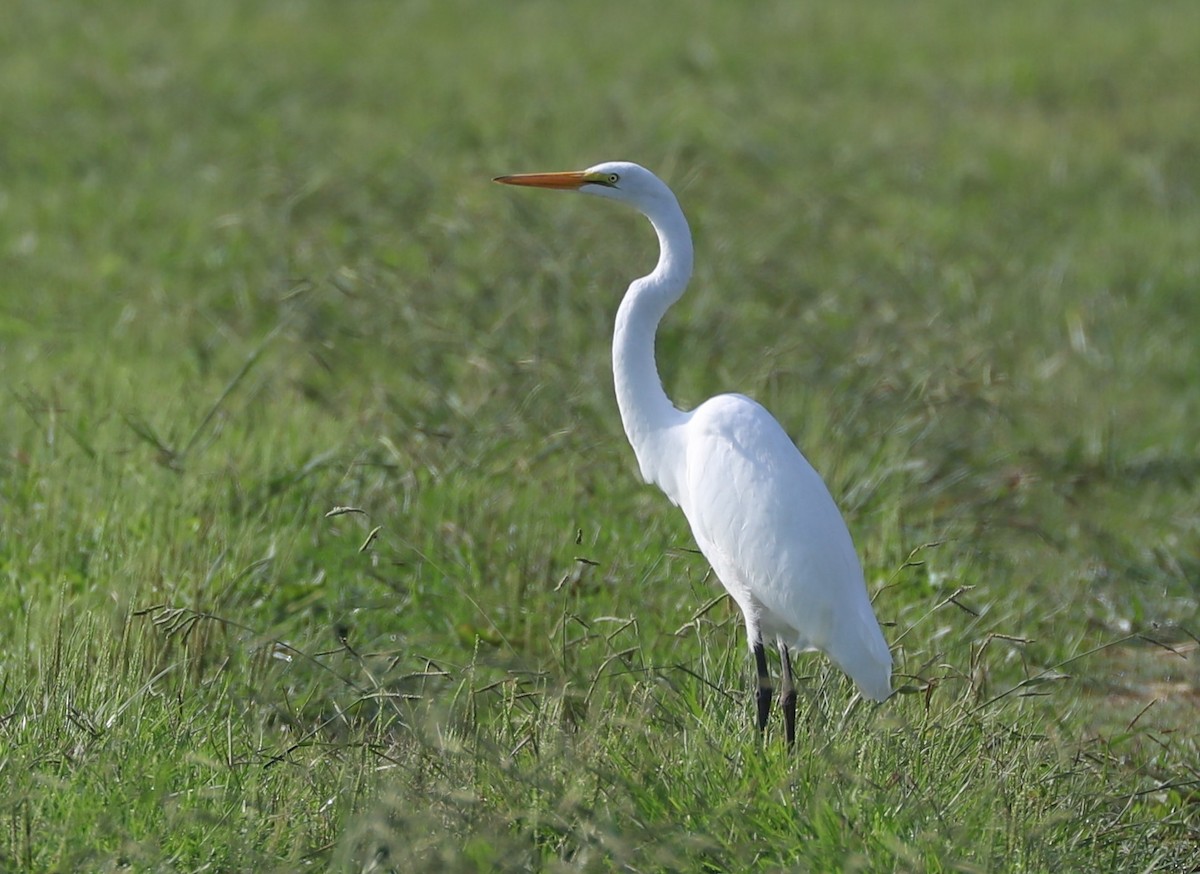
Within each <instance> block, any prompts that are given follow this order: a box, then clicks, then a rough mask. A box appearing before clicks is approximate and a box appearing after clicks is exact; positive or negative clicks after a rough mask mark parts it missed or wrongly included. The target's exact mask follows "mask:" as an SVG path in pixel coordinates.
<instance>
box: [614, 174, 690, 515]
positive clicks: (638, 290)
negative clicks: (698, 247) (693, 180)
mask: <svg viewBox="0 0 1200 874" xmlns="http://www.w3.org/2000/svg"><path fill="white" fill-rule="evenodd" d="M643 211H644V213H645V215H646V217H647V218H648V219H650V223H651V224H652V225H653V226H654V230H655V232H656V233H657V234H658V242H659V247H660V251H659V258H658V265H657V266H656V267H655V268H654V270H653V271H652V272H651V273H650V274H648V275H647V276H643V277H642V278H641V279H637V280H634V282H633V283H632V284H631V285H630V286H629V291H627V292H626V293H625V297H624V299H623V300H622V301H621V306H620V308H619V309H618V310H617V320H616V327H615V329H614V331H613V381H614V384H615V387H616V393H617V406H618V407H619V408H620V411H621V423H622V424H623V425H624V426H625V434H626V436H627V437H628V438H629V442H630V444H631V445H632V446H633V451H634V453H635V454H636V455H637V459H638V464H639V465H640V466H641V470H642V476H643V477H644V478H645V479H646V480H647V481H649V482H655V483H658V484H659V485H662V486H664V488H666V485H667V484H666V483H664V481H663V477H664V475H665V472H664V471H663V470H662V469H661V466H660V461H661V460H662V459H663V458H664V457H665V453H664V452H663V451H662V447H663V441H664V440H666V439H669V437H668V433H669V430H670V428H672V427H673V426H675V425H679V424H682V422H683V421H684V420H685V414H684V413H681V412H680V411H679V410H677V409H676V408H675V406H674V404H672V403H671V400H670V398H668V397H667V395H666V392H664V391H663V387H662V381H661V380H660V379H659V376H658V367H657V366H656V364H655V361H654V334H655V331H656V330H657V329H658V323H659V322H660V321H661V320H662V317H663V315H664V314H665V313H666V311H667V308H668V307H670V306H671V304H673V303H674V302H675V301H677V300H678V299H679V297H680V295H682V294H683V291H684V289H685V288H686V287H687V282H688V279H689V278H690V277H691V274H692V236H691V232H690V231H689V230H688V224H687V219H686V218H684V215H683V210H681V209H680V208H679V204H678V202H677V201H675V199H674V197H671V198H670V199H669V200H663V201H659V202H656V203H655V204H654V206H653V208H652V209H644V210H643ZM668 494H670V490H668ZM672 497H674V496H673V495H672Z"/></svg>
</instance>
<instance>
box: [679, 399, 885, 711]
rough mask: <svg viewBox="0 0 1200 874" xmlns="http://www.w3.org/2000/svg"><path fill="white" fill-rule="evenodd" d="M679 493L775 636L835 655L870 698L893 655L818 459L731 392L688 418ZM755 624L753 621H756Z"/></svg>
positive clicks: (713, 557)
mask: <svg viewBox="0 0 1200 874" xmlns="http://www.w3.org/2000/svg"><path fill="white" fill-rule="evenodd" d="M682 430H683V433H682V435H681V438H682V442H683V445H682V446H681V447H680V449H681V452H680V453H679V456H678V457H681V458H682V459H683V469H682V470H680V471H678V474H677V478H676V481H677V482H678V484H679V485H678V488H679V494H678V495H677V496H673V497H675V498H676V500H677V502H678V503H679V505H680V506H681V507H682V509H683V511H684V514H685V515H686V516H687V518H688V521H689V523H690V524H691V527H692V532H693V534H694V536H695V537H696V541H697V543H698V545H699V546H700V548H701V551H702V552H704V554H705V557H706V558H708V560H709V562H710V563H711V564H712V565H713V569H714V570H715V571H716V572H717V575H718V576H719V577H720V578H721V581H722V583H724V584H725V586H726V588H728V589H729V590H730V592H731V593H732V594H733V595H734V597H735V599H736V600H738V603H739V605H741V606H742V608H743V610H746V609H750V610H757V611H758V615H757V617H755V618H756V620H757V623H758V627H759V628H760V630H761V632H762V634H763V636H764V637H772V636H776V637H779V638H780V639H781V640H783V641H784V642H785V643H787V644H788V645H789V646H792V647H799V648H801V649H819V650H821V651H823V652H825V653H826V654H828V655H829V656H830V657H831V658H832V659H833V660H834V662H836V663H837V665H838V666H839V667H840V668H842V670H844V671H845V672H846V673H847V674H849V675H850V676H851V678H852V679H854V680H855V682H856V683H857V684H858V685H859V687H860V689H861V690H862V691H863V693H864V694H865V695H867V696H868V697H871V698H874V699H876V700H882V699H883V698H886V697H887V696H888V695H889V694H890V692H891V679H890V678H891V664H892V660H891V653H890V652H889V650H888V647H887V643H886V641H885V640H884V638H883V634H882V632H881V631H880V629H879V623H878V622H877V621H876V619H875V614H874V610H873V609H872V607H871V602H870V599H869V597H868V595H867V589H866V584H865V582H864V580H863V574H862V568H861V566H860V564H859V561H858V556H857V554H856V553H855V550H854V543H853V541H852V540H851V538H850V532H849V531H848V530H847V528H846V524H845V522H844V521H843V519H842V515H841V513H840V512H839V511H838V508H837V505H836V504H835V503H834V500H833V498H832V497H831V496H830V494H829V490H828V489H827V488H826V486H825V483H824V482H823V481H822V480H821V477H820V475H818V474H817V472H816V471H815V470H814V469H813V467H812V465H810V464H809V463H808V461H807V460H806V459H805V458H804V456H803V455H801V454H800V451H799V450H798V449H797V448H796V447H795V445H794V444H793V443H792V441H791V439H790V438H789V437H788V436H787V433H786V432H785V431H784V430H783V428H782V427H781V426H780V425H779V423H778V422H777V421H776V420H775V419H774V418H773V417H772V416H771V414H770V413H768V412H767V411H766V410H765V409H764V408H763V407H761V406H760V405H759V404H757V403H756V402H754V401H752V400H750V399H749V398H747V397H744V396H742V395H720V396H718V397H715V398H713V399H711V400H709V401H708V402H706V403H705V404H703V405H702V406H700V407H698V408H697V409H696V410H694V411H693V412H692V413H691V414H690V415H689V418H688V421H687V423H686V425H684V427H683V429H682ZM748 625H749V621H748Z"/></svg>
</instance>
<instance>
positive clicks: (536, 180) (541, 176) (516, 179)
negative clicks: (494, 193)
mask: <svg viewBox="0 0 1200 874" xmlns="http://www.w3.org/2000/svg"><path fill="white" fill-rule="evenodd" d="M492 181H493V182H500V183H503V184H504V185H528V186H530V187H532V188H565V189H574V188H579V187H580V186H581V185H584V184H585V183H587V182H589V181H590V180H589V179H588V174H587V173H585V172H583V171H582V170H572V171H571V172H568V173H517V174H515V175H513V176H497V177H496V178H495V179H493V180H492Z"/></svg>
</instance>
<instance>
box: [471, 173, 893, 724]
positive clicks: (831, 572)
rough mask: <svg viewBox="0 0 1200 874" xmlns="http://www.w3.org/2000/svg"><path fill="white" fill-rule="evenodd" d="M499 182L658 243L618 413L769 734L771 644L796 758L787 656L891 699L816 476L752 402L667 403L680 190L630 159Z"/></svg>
mask: <svg viewBox="0 0 1200 874" xmlns="http://www.w3.org/2000/svg"><path fill="white" fill-rule="evenodd" d="M495 181H496V182H502V183H504V184H506V185H527V186H533V187H537V188H553V189H561V190H572V191H579V192H582V193H584V194H594V195H597V196H599V197H605V198H608V199H609V200H617V201H620V202H622V203H627V204H629V205H630V206H632V207H634V208H635V209H637V210H638V211H639V212H641V213H642V215H644V216H646V218H648V219H649V220H650V224H651V225H653V226H654V230H655V232H656V233H657V234H658V242H659V247H660V253H659V259H658V264H657V266H656V267H655V268H654V270H653V271H652V272H651V273H650V274H648V275H646V276H643V277H642V278H640V279H636V280H634V281H633V283H632V284H631V285H630V286H629V290H628V291H627V292H626V293H625V297H624V299H623V300H622V301H621V306H620V308H619V309H618V310H617V319H616V328H615V330H614V332H613V379H614V382H615V386H616V395H617V405H618V407H619V408H620V411H621V422H622V424H623V425H624V426H625V433H626V435H627V436H628V437H629V442H630V444H631V445H632V446H633V451H634V453H635V454H636V455H637V460H638V465H639V466H640V468H641V473H642V476H643V477H644V478H645V480H646V481H647V482H650V483H654V484H656V485H658V486H659V487H660V488H661V489H662V490H663V492H665V493H666V495H667V497H668V498H670V499H671V502H672V503H673V504H675V505H676V506H678V507H680V508H681V509H682V510H683V513H684V515H685V516H686V517H687V520H688V523H689V524H690V525H691V529H692V535H693V536H694V537H695V539H696V543H697V545H698V546H699V547H700V551H701V552H702V553H703V554H704V557H705V558H707V559H708V562H709V564H711V565H712V568H713V570H714V571H715V572H716V575H717V577H718V578H719V579H720V581H721V583H722V584H723V585H724V586H725V589H726V590H727V591H728V592H729V594H730V595H731V596H732V598H733V600H734V601H735V602H737V605H738V607H740V608H741V611H742V616H743V618H744V619H745V623H746V638H747V643H748V644H749V646H750V650H751V652H752V653H753V655H754V660H755V666H756V668H757V671H758V691H757V694H756V696H755V697H756V701H757V705H758V729H759V731H760V732H761V731H763V730H764V729H765V727H766V723H767V715H768V713H769V711H770V706H771V696H772V692H773V690H772V686H771V679H770V675H769V674H768V672H767V662H766V653H765V651H764V649H763V640H764V639H766V640H771V639H774V641H775V643H776V644H777V646H778V647H779V654H780V658H781V661H782V688H781V693H782V695H781V698H782V704H783V711H784V722H785V729H786V733H787V742H788V745H789V746H790V745H791V744H792V743H793V741H794V739H795V725H796V690H795V686H794V684H793V678H792V665H791V659H790V657H789V649H795V650H797V651H806V650H820V651H822V652H824V653H825V654H826V655H828V656H829V658H830V659H832V660H833V662H834V663H835V664H836V665H837V666H838V667H839V668H841V669H842V670H843V671H845V672H846V673H847V674H849V675H850V677H851V678H852V679H853V680H854V682H855V683H856V684H857V685H858V688H859V691H860V692H861V693H862V694H863V695H864V696H865V697H867V698H871V699H873V700H875V701H882V700H884V699H885V698H887V697H888V696H889V695H890V694H891V691H892V689H891V672H892V655H891V652H890V651H889V650H888V645H887V642H886V641H885V640H884V638H883V633H882V632H881V631H880V628H879V622H878V621H877V620H876V618H875V613H874V610H873V609H872V607H871V600H870V598H869V597H868V595H867V587H866V583H865V581H864V580H863V572H862V567H861V566H860V565H859V561H858V556H857V554H856V553H855V551H854V543H853V542H852V541H851V539H850V532H849V531H848V530H847V528H846V523H845V521H844V520H843V519H842V515H841V513H840V512H839V511H838V508H837V505H836V504H835V503H834V500H833V498H832V497H831V496H830V494H829V490H828V489H827V488H826V487H825V483H824V482H823V481H822V480H821V477H820V475H819V474H818V473H817V472H816V471H815V470H814V469H813V467H812V465H810V464H809V463H808V461H807V460H806V459H805V458H804V456H803V455H801V454H800V451H799V450H798V449H797V448H796V446H795V445H794V444H793V443H792V441H791V439H790V438H789V437H788V435H787V433H786V432H785V431H784V430H783V427H782V426H781V425H780V424H779V423H778V422H777V421H776V420H775V419H774V418H773V417H772V416H771V414H770V413H768V412H767V411H766V410H765V409H764V408H763V407H762V406H760V405H759V404H758V403H756V402H755V401H753V400H751V399H750V398H748V397H745V396H744V395H740V394H723V395H718V396H717V397H714V398H711V399H709V400H707V401H705V402H704V403H703V404H701V405H700V406H698V407H697V408H696V409H694V410H691V411H688V412H685V411H683V410H679V409H676V407H675V406H674V404H672V403H671V400H670V399H669V398H668V397H667V395H666V393H665V392H664V391H663V387H662V382H661V380H660V379H659V376H658V369H657V367H656V365H655V361H654V335H655V332H656V330H657V328H658V323H659V321H661V319H662V317H663V315H664V314H665V313H666V311H667V308H668V307H670V306H671V304H673V303H674V302H675V301H676V300H678V299H679V297H680V295H682V294H683V291H684V288H685V287H686V286H687V283H688V279H689V278H690V276H691V273H692V236H691V232H690V231H689V229H688V223H687V219H686V218H684V215H683V210H682V209H680V207H679V201H677V200H676V199H675V195H674V194H673V193H672V192H671V189H670V188H668V187H667V186H666V184H665V183H664V182H663V181H662V180H661V179H659V178H658V177H657V176H655V175H654V174H653V173H651V172H650V171H649V170H647V169H645V168H644V167H641V166H639V165H637V164H631V163H627V162H624V161H616V162H610V163H604V164H597V165H596V166H595V167H591V168H590V169H588V170H583V171H575V172H567V173H525V174H518V175H515V176H499V177H497V178H496V180H495Z"/></svg>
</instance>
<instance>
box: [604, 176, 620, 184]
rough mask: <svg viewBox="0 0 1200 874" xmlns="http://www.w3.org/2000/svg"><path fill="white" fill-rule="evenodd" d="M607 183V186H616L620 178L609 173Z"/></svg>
mask: <svg viewBox="0 0 1200 874" xmlns="http://www.w3.org/2000/svg"><path fill="white" fill-rule="evenodd" d="M607 181H608V184H609V185H616V184H617V183H618V182H620V181H621V177H620V176H618V175H617V174H616V173H609V174H608V180H607Z"/></svg>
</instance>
